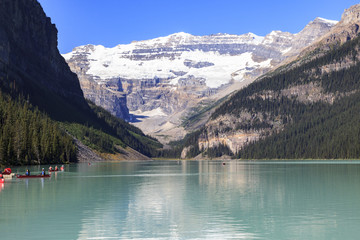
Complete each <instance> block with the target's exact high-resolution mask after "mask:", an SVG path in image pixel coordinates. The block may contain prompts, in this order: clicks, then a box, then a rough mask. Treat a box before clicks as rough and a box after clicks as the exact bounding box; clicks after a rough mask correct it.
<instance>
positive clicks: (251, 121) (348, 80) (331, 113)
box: [184, 37, 360, 159]
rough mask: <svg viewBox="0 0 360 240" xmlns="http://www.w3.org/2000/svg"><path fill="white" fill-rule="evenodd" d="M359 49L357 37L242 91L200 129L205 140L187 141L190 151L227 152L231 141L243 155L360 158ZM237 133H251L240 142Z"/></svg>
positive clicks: (206, 152)
mask: <svg viewBox="0 0 360 240" xmlns="http://www.w3.org/2000/svg"><path fill="white" fill-rule="evenodd" d="M359 49H360V37H357V38H355V39H353V40H350V41H348V42H346V43H345V44H343V45H341V46H339V45H337V46H335V45H334V46H333V48H332V50H330V51H328V52H326V53H325V54H324V53H322V54H321V55H319V56H318V57H312V60H310V61H304V62H305V63H302V64H300V65H299V64H292V65H289V66H286V67H284V68H283V69H282V70H281V71H280V70H279V71H278V72H277V73H276V72H275V73H272V74H269V75H268V76H265V77H263V78H262V79H260V80H258V81H256V82H254V83H252V84H250V85H249V86H248V87H247V88H245V89H243V90H241V91H239V92H237V93H236V94H234V95H233V96H232V97H231V98H230V99H229V100H228V101H226V102H225V103H224V104H222V105H221V106H220V107H219V108H217V110H216V111H215V112H214V113H213V115H212V116H211V120H210V121H209V123H208V124H207V125H206V127H205V128H204V129H202V130H201V133H200V134H198V135H197V139H196V143H197V144H198V145H199V146H194V145H192V144H190V142H189V143H187V144H185V145H184V146H185V147H188V148H190V149H192V151H189V152H188V153H189V154H188V157H189V156H190V157H194V156H195V154H199V153H200V152H203V153H205V155H206V154H211V156H219V155H222V154H225V153H226V154H227V153H228V150H227V149H226V151H225V150H224V148H223V145H226V146H229V147H230V148H232V149H231V150H232V151H231V152H232V153H233V154H235V155H236V156H237V157H241V158H316V159H319V158H359V157H360V140H359V139H360V121H359V120H360V119H359V113H360V103H359V100H360V93H359V90H360V63H359V59H360V58H359V56H360V55H359ZM311 54H313V55H315V54H316V51H315V52H312V53H311ZM290 66H293V67H290ZM294 66H295V67H294ZM284 69H287V70H284ZM232 136H241V137H243V136H245V138H246V139H245V140H244V141H242V142H240V143H239V144H238V146H240V147H238V148H235V147H234V145H229V144H228V142H226V139H230V138H231V137H232ZM251 136H255V137H253V138H251ZM238 138H240V137H238ZM222 139H225V140H222ZM191 142H194V140H192V141H191ZM191 146H192V147H191ZM194 149H198V151H195V152H194ZM201 150H202V151H201ZM192 152H194V154H192ZM209 156H210V155H209Z"/></svg>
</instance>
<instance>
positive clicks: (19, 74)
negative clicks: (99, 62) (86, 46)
mask: <svg viewBox="0 0 360 240" xmlns="http://www.w3.org/2000/svg"><path fill="white" fill-rule="evenodd" d="M0 84H1V89H2V90H3V91H7V92H9V93H12V92H16V93H22V94H23V95H24V96H25V97H27V96H28V97H29V100H30V101H31V102H32V103H33V104H35V105H37V106H39V107H40V108H41V109H44V110H46V111H47V112H48V113H49V114H51V115H53V117H55V118H58V119H70V118H71V116H70V113H69V112H68V111H65V108H63V107H61V106H64V105H69V106H76V107H77V109H80V110H81V109H88V105H87V103H86V101H85V99H84V96H83V92H82V90H81V88H80V84H79V81H78V79H77V76H76V74H74V73H72V72H71V70H70V68H69V66H68V65H67V64H66V62H65V60H64V59H63V57H62V56H61V55H60V53H59V51H58V49H57V30H56V27H55V25H53V24H52V23H51V20H50V18H48V17H46V15H45V13H44V11H43V9H42V7H41V5H40V4H39V3H38V2H37V1H36V0H0Z"/></svg>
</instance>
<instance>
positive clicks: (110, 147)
mask: <svg viewBox="0 0 360 240" xmlns="http://www.w3.org/2000/svg"><path fill="white" fill-rule="evenodd" d="M63 126H64V128H65V129H66V130H67V131H68V132H69V133H70V134H71V135H73V136H74V137H76V138H77V139H78V140H80V141H81V142H82V143H83V144H85V145H86V146H88V147H90V148H92V149H95V150H97V151H99V152H102V153H116V152H119V150H118V149H117V148H116V146H121V147H126V144H124V143H123V142H122V141H121V140H120V139H118V138H115V137H113V136H111V135H109V134H106V133H104V132H103V131H100V130H97V129H94V128H93V127H89V126H86V125H81V124H77V123H71V124H69V123H66V124H63Z"/></svg>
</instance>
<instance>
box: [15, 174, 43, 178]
mask: <svg viewBox="0 0 360 240" xmlns="http://www.w3.org/2000/svg"><path fill="white" fill-rule="evenodd" d="M16 177H17V178H47V177H50V175H49V174H46V175H44V176H41V175H30V176H26V175H17V176H16Z"/></svg>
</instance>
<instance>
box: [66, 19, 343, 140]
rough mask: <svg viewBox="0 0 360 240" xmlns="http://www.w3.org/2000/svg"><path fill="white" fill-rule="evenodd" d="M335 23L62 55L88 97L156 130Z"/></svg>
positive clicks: (180, 37) (182, 37)
mask: <svg viewBox="0 0 360 240" xmlns="http://www.w3.org/2000/svg"><path fill="white" fill-rule="evenodd" d="M335 24H336V21H330V20H326V19H322V18H316V19H315V20H314V21H312V22H310V23H309V24H308V25H307V26H306V27H305V28H304V29H303V30H302V31H301V32H299V33H297V34H291V33H288V32H281V31H273V32H271V33H269V34H268V35H266V36H265V37H262V36H257V35H255V34H253V33H247V34H243V35H230V34H214V35H208V36H194V35H191V34H188V33H182V32H181V33H175V34H172V35H169V36H166V37H159V38H156V39H151V40H146V41H137V42H132V43H130V44H124V45H118V46H116V47H113V48H105V47H104V46H101V45H97V46H95V45H86V46H80V47H77V48H75V49H74V50H73V51H72V52H70V53H68V54H64V55H63V56H64V58H65V59H66V61H67V62H68V64H69V66H70V67H71V69H72V70H73V71H74V72H75V73H77V74H78V76H79V79H80V83H81V86H82V89H83V91H84V94H85V96H86V97H87V98H89V99H90V100H92V101H94V102H95V103H96V104H98V105H101V106H103V107H104V108H106V109H107V110H110V111H111V112H112V113H113V114H115V115H117V116H119V117H122V118H125V119H131V117H130V115H129V110H130V113H133V114H136V115H143V116H145V117H146V118H144V119H142V123H140V125H139V126H140V127H141V126H142V127H143V130H144V131H145V132H147V133H154V132H159V131H164V130H169V129H172V128H173V127H176V126H178V125H179V123H180V119H181V117H183V116H184V115H186V113H187V111H188V109H189V108H191V107H194V106H195V105H196V104H197V103H198V102H200V101H202V100H204V99H207V98H209V97H212V98H214V99H216V98H217V96H220V95H221V94H220V92H221V91H223V90H224V89H229V88H230V89H231V90H236V88H238V87H242V86H244V85H246V84H248V83H250V82H251V81H253V80H254V79H255V78H256V77H258V76H260V75H262V74H263V73H266V72H267V71H269V70H271V69H273V68H274V67H275V66H277V65H278V64H280V63H281V62H282V61H284V60H285V59H286V58H288V57H291V56H296V55H297V54H298V53H299V52H300V51H301V50H302V49H303V48H304V47H306V46H308V45H310V44H311V43H313V42H314V41H315V40H316V39H317V38H318V37H321V36H323V35H324V34H326V33H327V32H328V31H329V30H330V29H331V28H332V27H333V26H334V25H335ZM241 83H242V84H241ZM149 123H150V124H149ZM179 137H181V135H180V136H179Z"/></svg>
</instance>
